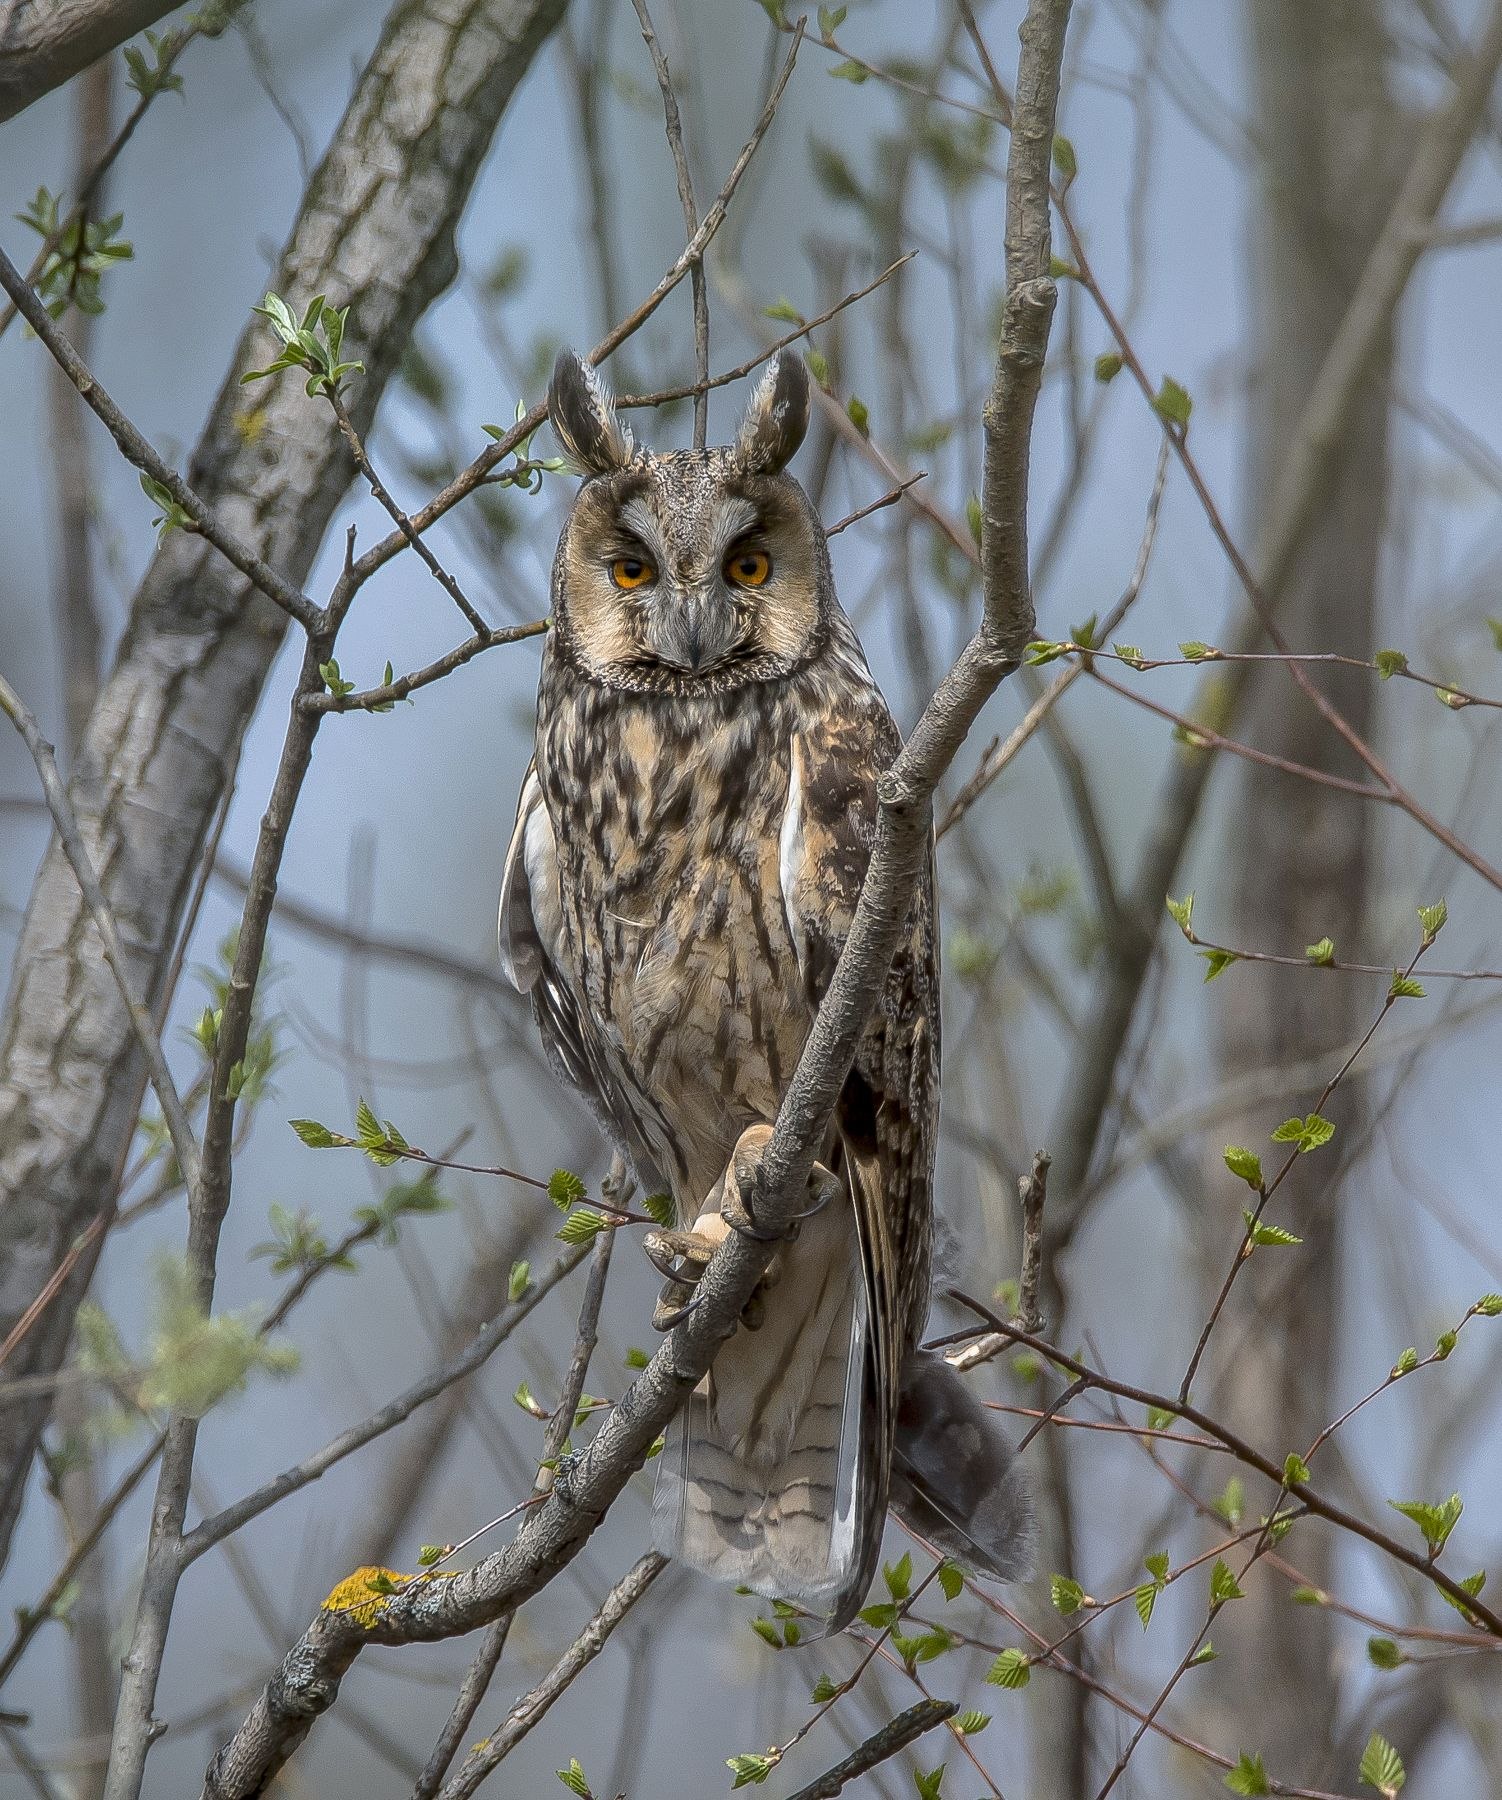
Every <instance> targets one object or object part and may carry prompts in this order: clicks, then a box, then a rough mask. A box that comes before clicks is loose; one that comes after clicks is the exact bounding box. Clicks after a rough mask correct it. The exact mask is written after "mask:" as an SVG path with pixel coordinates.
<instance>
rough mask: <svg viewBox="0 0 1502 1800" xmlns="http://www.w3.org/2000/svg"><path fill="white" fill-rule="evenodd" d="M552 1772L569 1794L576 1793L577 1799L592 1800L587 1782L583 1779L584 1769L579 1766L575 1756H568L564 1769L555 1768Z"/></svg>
mask: <svg viewBox="0 0 1502 1800" xmlns="http://www.w3.org/2000/svg"><path fill="white" fill-rule="evenodd" d="M553 1773H554V1774H555V1775H556V1776H557V1777H558V1779H559V1780H560V1781H561V1782H562V1783H563V1785H564V1786H565V1787H566V1788H567V1789H568V1791H569V1792H570V1793H571V1794H577V1795H578V1796H579V1800H592V1796H591V1794H590V1788H589V1783H588V1782H587V1781H586V1780H585V1779H584V1771H583V1769H582V1768H580V1766H579V1759H578V1757H577V1756H574V1757H570V1758H569V1765H568V1767H567V1768H566V1769H555V1770H554V1771H553Z"/></svg>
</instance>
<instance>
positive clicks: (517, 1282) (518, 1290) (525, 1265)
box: [506, 1262, 532, 1302]
mask: <svg viewBox="0 0 1502 1800" xmlns="http://www.w3.org/2000/svg"><path fill="white" fill-rule="evenodd" d="M531 1285H532V1265H531V1263H529V1262H514V1263H512V1265H511V1273H510V1275H509V1276H508V1277H507V1279H506V1298H507V1299H508V1300H510V1301H513V1302H515V1301H517V1300H520V1299H521V1297H522V1295H523V1294H525V1293H526V1291H527V1289H528V1288H529V1287H531Z"/></svg>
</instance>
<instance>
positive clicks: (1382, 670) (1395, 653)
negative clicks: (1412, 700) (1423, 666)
mask: <svg viewBox="0 0 1502 1800" xmlns="http://www.w3.org/2000/svg"><path fill="white" fill-rule="evenodd" d="M1373 660H1374V661H1375V662H1376V665H1377V673H1378V674H1379V675H1380V676H1381V677H1382V679H1383V680H1384V681H1391V680H1392V678H1393V676H1394V675H1404V674H1406V673H1407V672H1408V658H1407V657H1406V656H1405V655H1404V654H1403V652H1402V651H1401V650H1379V651H1378V652H1377V654H1376V656H1375V658H1374V659H1373Z"/></svg>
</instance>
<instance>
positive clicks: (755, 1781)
mask: <svg viewBox="0 0 1502 1800" xmlns="http://www.w3.org/2000/svg"><path fill="white" fill-rule="evenodd" d="M777 1762H778V1758H777V1757H775V1756H754V1755H753V1756H727V1757H726V1759H725V1767H726V1768H727V1769H729V1770H730V1772H731V1773H732V1774H733V1775H734V1776H735V1780H734V1781H732V1782H731V1784H730V1787H731V1791H732V1792H734V1791H735V1789H736V1788H743V1787H760V1786H761V1784H762V1782H764V1781H765V1780H766V1778H767V1777H768V1776H769V1775H770V1774H771V1773H772V1771H773V1769H775V1768H776V1767H777Z"/></svg>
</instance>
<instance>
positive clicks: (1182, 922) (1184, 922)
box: [1163, 894, 1194, 931]
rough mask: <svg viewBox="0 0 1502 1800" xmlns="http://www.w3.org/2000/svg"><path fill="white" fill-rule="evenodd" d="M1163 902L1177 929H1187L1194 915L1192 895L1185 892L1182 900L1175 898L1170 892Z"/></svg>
mask: <svg viewBox="0 0 1502 1800" xmlns="http://www.w3.org/2000/svg"><path fill="white" fill-rule="evenodd" d="M1163 904H1164V905H1165V906H1166V907H1167V908H1168V911H1169V915H1170V917H1171V918H1172V919H1173V922H1174V923H1175V924H1176V925H1177V926H1178V928H1179V930H1180V931H1188V929H1189V922H1190V920H1191V919H1192V918H1193V917H1194V895H1193V894H1185V896H1184V898H1183V899H1182V900H1175V899H1174V897H1173V895H1172V894H1170V895H1169V896H1168V898H1167V899H1166V900H1165V901H1164V902H1163Z"/></svg>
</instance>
